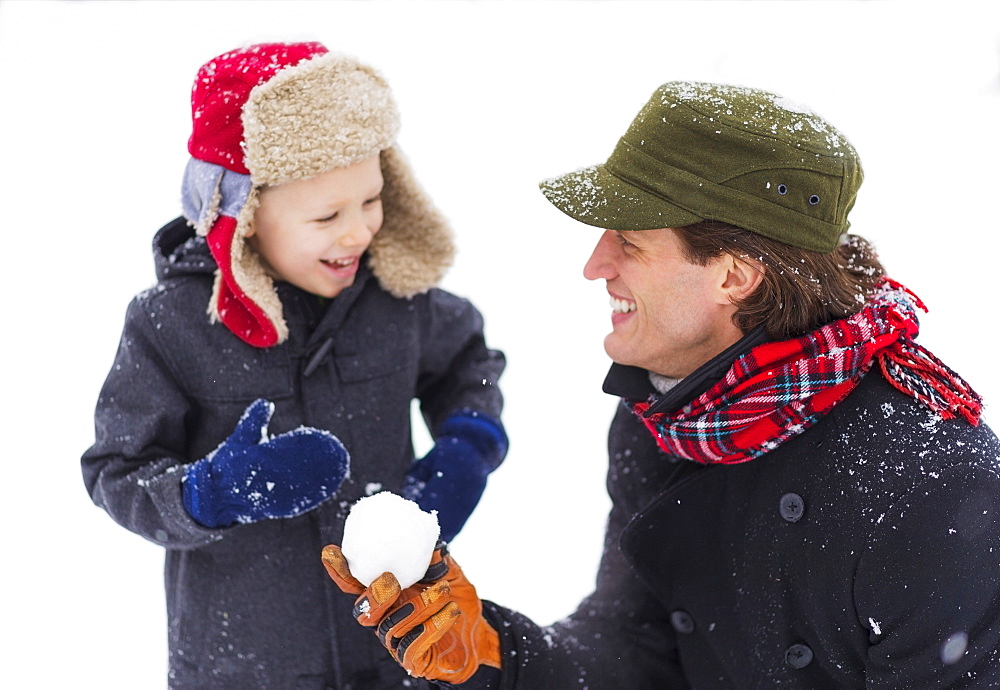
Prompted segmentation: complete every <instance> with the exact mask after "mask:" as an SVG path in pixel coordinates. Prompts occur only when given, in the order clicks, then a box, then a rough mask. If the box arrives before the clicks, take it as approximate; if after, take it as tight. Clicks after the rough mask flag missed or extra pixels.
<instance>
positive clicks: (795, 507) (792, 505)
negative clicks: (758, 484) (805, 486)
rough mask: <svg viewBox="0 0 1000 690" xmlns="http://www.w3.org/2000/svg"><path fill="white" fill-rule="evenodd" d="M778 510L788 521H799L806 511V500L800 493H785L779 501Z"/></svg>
mask: <svg viewBox="0 0 1000 690" xmlns="http://www.w3.org/2000/svg"><path fill="white" fill-rule="evenodd" d="M778 512H779V513H781V517H783V518H784V519H785V520H787V521H788V522H798V521H799V520H801V519H802V516H803V515H804V514H805V512H806V502H805V501H803V500H802V497H801V496H799V495H798V494H785V495H784V496H782V497H781V501H780V502H779V503H778Z"/></svg>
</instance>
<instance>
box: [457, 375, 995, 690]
mask: <svg viewBox="0 0 1000 690" xmlns="http://www.w3.org/2000/svg"><path fill="white" fill-rule="evenodd" d="M634 371H635V370H630V369H629V368H622V367H617V366H616V367H614V368H613V371H612V375H611V376H609V379H608V385H607V386H606V388H608V387H610V389H611V391H612V392H617V393H619V394H622V393H625V392H626V391H623V390H621V389H618V390H615V387H616V386H618V385H620V383H621V381H622V380H624V379H626V378H628V377H627V376H623V374H628V373H630V372H634ZM646 380H647V382H648V377H647V378H646ZM633 392H634V391H633ZM668 395H669V393H668ZM637 399H640V400H641V399H643V398H642V397H638V398H637ZM688 399H690V398H688ZM609 452H610V470H609V473H608V491H609V492H610V495H611V498H612V501H613V504H612V509H611V515H610V519H609V523H608V530H607V535H606V542H605V550H604V556H603V560H602V562H601V565H600V570H599V573H598V577H597V588H596V590H595V591H594V593H593V594H592V595H591V596H590V597H589V598H588V599H586V600H585V601H584V602H583V603H582V605H581V606H580V608H579V610H577V611H576V613H574V614H573V615H572V616H570V617H569V618H568V619H567V620H564V621H562V622H560V623H558V624H556V625H555V626H554V627H552V628H550V629H540V628H538V627H537V626H535V625H534V624H533V623H531V621H528V620H527V619H525V618H524V617H523V616H520V615H519V614H517V613H515V612H513V611H509V610H507V609H503V608H501V607H499V606H496V605H493V604H491V603H487V604H486V615H487V617H488V618H489V619H490V620H491V621H492V622H493V624H494V625H495V627H496V628H497V629H498V630H499V631H500V634H501V639H502V649H503V655H504V656H503V659H504V660H503V664H504V667H503V674H502V682H501V683H499V684H498V685H499V686H500V687H503V688H505V689H509V688H518V689H525V690H528V689H531V690H534V689H536V688H580V689H581V690H583V689H585V688H589V689H590V690H617V689H619V688H636V689H639V690H645V689H647V688H649V689H652V688H657V689H659V688H699V689H701V690H724V689H727V688H741V689H743V688H776V687H790V688H803V689H809V690H816V689H822V688H906V689H911V688H921V689H923V688H938V687H952V688H984V687H1000V653H998V647H1000V442H998V440H997V438H996V436H994V434H993V433H992V432H991V431H990V430H989V429H988V428H987V427H986V426H985V425H982V424H981V425H980V426H978V427H973V426H971V425H970V424H968V423H966V422H965V421H960V420H951V421H942V420H941V419H940V418H939V417H938V416H936V415H935V414H933V413H931V412H930V411H928V410H927V409H926V408H924V407H923V406H922V405H921V404H919V403H918V402H916V401H915V400H913V399H912V398H910V397H908V396H904V395H903V394H902V393H900V392H899V391H897V390H896V389H895V388H893V387H891V386H890V385H889V384H888V383H887V382H886V380H885V379H884V378H883V376H882V374H881V373H879V372H878V371H873V372H872V373H869V374H868V375H867V376H866V377H865V378H864V380H863V381H862V382H861V384H860V385H859V387H858V388H857V389H856V390H855V391H854V392H853V393H852V394H851V395H850V396H849V397H847V398H846V399H845V400H844V401H843V402H841V404H839V405H838V406H837V407H836V408H835V409H834V410H833V411H832V412H831V413H829V414H828V415H827V416H826V417H825V418H823V419H822V420H821V421H819V422H818V423H817V424H816V425H815V426H813V427H812V428H811V429H809V430H807V431H806V432H805V433H803V434H801V435H800V436H798V437H797V438H795V439H794V440H790V441H788V442H786V443H785V444H784V445H782V446H780V447H779V448H777V449H776V450H774V451H772V452H770V453H768V454H766V455H764V456H761V457H759V458H757V459H755V460H752V461H750V462H746V463H743V464H738V465H728V466H724V465H716V466H702V465H699V464H696V463H693V462H689V461H681V460H674V459H672V458H670V457H668V456H666V455H664V454H663V453H661V452H660V451H658V450H657V448H656V446H655V444H654V441H653V438H652V436H651V435H650V433H649V432H648V431H647V430H646V429H645V428H644V427H643V426H642V424H641V423H640V422H639V421H638V420H637V419H636V418H635V417H634V416H633V415H632V413H631V412H630V411H628V410H627V409H626V408H625V407H622V408H621V409H620V410H619V412H618V414H617V416H616V417H615V419H614V421H613V423H612V426H611V431H610V440H609ZM548 584H551V583H548ZM535 585H536V586H546V580H545V579H544V577H543V576H537V577H536V579H535ZM487 594H488V593H487ZM487 675H488V674H487V673H481V674H479V678H477V679H475V680H474V681H473V682H471V683H470V684H469V685H470V686H476V685H477V683H478V684H479V686H480V687H485V686H486V685H490V686H491V687H496V685H495V684H488V683H485V682H482V681H485V680H486V677H487Z"/></svg>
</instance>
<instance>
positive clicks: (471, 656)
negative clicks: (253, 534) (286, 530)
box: [323, 543, 500, 684]
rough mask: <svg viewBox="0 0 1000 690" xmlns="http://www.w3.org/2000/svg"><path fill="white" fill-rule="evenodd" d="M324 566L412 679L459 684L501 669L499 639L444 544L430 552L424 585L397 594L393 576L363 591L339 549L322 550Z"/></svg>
mask: <svg viewBox="0 0 1000 690" xmlns="http://www.w3.org/2000/svg"><path fill="white" fill-rule="evenodd" d="M323 565H324V566H326V570H327V572H328V573H329V574H330V577H331V578H332V579H333V581H334V582H335V583H336V584H337V586H338V587H340V589H341V591H343V592H346V593H348V594H355V595H358V599H357V602H356V603H355V605H354V615H355V617H356V618H357V619H358V622H359V623H360V624H361V625H363V626H365V627H367V628H370V629H371V630H372V631H373V632H374V633H375V634H376V635H377V636H378V638H379V640H380V641H381V642H382V645H383V646H384V647H385V648H386V649H387V650H388V651H389V653H390V654H392V655H393V657H394V658H395V659H396V661H398V662H399V663H400V665H402V667H403V668H405V669H406V671H407V672H408V673H409V674H410V675H413V676H418V677H421V678H427V679H428V680H439V681H445V682H448V683H456V684H457V683H464V682H465V681H467V680H469V678H471V677H472V676H473V674H475V672H476V671H477V670H478V669H479V667H480V666H481V665H485V666H492V667H494V668H497V669H499V668H500V638H499V636H498V635H497V632H496V630H494V629H493V627H492V626H491V625H490V624H489V623H487V622H486V619H484V618H483V605H482V602H481V601H480V600H479V596H478V595H477V594H476V588H475V587H473V586H472V584H471V583H470V582H469V581H468V580H467V579H466V577H465V574H464V573H463V572H462V569H461V568H460V567H459V565H458V563H456V562H455V560H454V559H453V558H452V557H451V555H450V554H449V553H448V549H447V546H446V545H445V544H443V543H442V544H439V546H438V548H437V549H435V550H434V556H433V557H432V558H431V564H430V567H429V568H428V569H427V575H426V576H425V577H424V579H423V580H421V581H420V582H418V583H416V584H415V585H412V586H411V587H407V588H406V589H405V590H402V591H400V588H399V583H398V582H397V581H396V578H395V576H394V575H393V574H392V573H383V574H382V575H380V576H378V577H377V578H375V580H373V581H372V583H371V584H370V585H369V586H368V587H367V588H366V587H365V586H364V585H363V584H361V582H359V581H358V580H357V579H356V578H355V577H354V576H353V575H351V571H350V568H349V567H348V564H347V559H345V558H344V554H343V553H342V552H341V550H340V547H339V546H336V545H333V544H331V545H330V546H327V547H326V548H324V549H323Z"/></svg>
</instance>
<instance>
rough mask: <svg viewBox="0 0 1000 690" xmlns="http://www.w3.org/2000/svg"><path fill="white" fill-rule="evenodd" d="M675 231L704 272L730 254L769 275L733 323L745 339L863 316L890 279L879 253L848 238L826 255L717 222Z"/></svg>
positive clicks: (779, 336)
mask: <svg viewBox="0 0 1000 690" xmlns="http://www.w3.org/2000/svg"><path fill="white" fill-rule="evenodd" d="M674 231H675V232H676V233H677V236H678V237H679V238H680V240H681V242H682V244H683V246H684V251H685V254H686V257H687V259H688V260H689V261H691V262H692V263H694V264H698V265H702V266H704V265H705V264H707V263H708V262H709V261H710V260H712V259H714V258H716V257H719V256H722V255H723V254H729V255H731V256H733V257H734V258H737V259H742V260H743V261H745V262H746V263H747V264H748V265H750V266H751V267H752V268H754V269H755V270H759V269H761V268H762V269H763V280H762V281H761V284H760V286H758V288H757V289H756V290H754V292H753V294H751V295H750V296H749V297H747V298H746V299H744V300H741V301H740V302H737V303H736V307H737V310H736V313H735V314H734V315H733V322H734V323H735V324H736V326H737V327H739V329H740V330H741V331H742V332H743V333H748V332H749V331H751V330H753V329H754V328H756V327H757V326H760V325H763V326H764V327H765V329H766V330H767V334H768V335H769V336H770V337H771V338H773V339H776V340H787V339H789V338H795V337H798V336H800V335H804V334H805V333H809V332H811V331H814V330H816V329H817V328H820V327H821V326H824V325H826V324H827V323H830V322H831V321H835V320H837V319H842V318H844V317H846V316H849V315H851V314H854V313H856V312H858V311H859V310H860V309H861V307H862V306H863V305H864V302H865V301H866V300H867V299H868V297H869V295H871V294H872V292H873V290H874V287H875V284H876V283H877V282H878V280H879V278H881V277H882V276H883V275H885V269H884V268H883V267H882V263H881V262H880V261H879V258H878V255H877V253H876V252H875V248H874V247H873V246H872V245H871V243H869V242H868V240H866V239H864V238H863V237H860V236H859V235H846V236H845V238H844V241H842V242H841V244H840V246H839V247H837V248H836V249H835V250H834V251H832V252H830V253H827V254H824V253H820V252H814V251H810V250H807V249H800V248H799V247H793V246H792V245H789V244H785V243H783V242H778V241H776V240H772V239H768V238H767V237H764V236H763V235H759V234H757V233H754V232H750V231H749V230H744V229H742V228H738V227H736V226H734V225H729V224H728V223H723V222H720V221H715V220H705V221H701V222H700V223H695V224H693V225H687V226H683V227H679V228H674Z"/></svg>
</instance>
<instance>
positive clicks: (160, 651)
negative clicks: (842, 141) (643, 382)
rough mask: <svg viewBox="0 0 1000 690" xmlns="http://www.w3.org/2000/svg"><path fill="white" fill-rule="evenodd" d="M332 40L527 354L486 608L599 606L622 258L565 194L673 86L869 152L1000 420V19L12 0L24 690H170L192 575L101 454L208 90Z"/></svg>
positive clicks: (15, 471)
mask: <svg viewBox="0 0 1000 690" xmlns="http://www.w3.org/2000/svg"><path fill="white" fill-rule="evenodd" d="M303 39H308V40H313V39H316V40H321V41H323V42H324V43H325V44H326V45H327V46H328V47H330V48H331V49H332V50H335V51H340V52H346V53H350V54H352V55H355V56H357V57H360V58H361V59H362V60H364V61H366V62H368V63H370V64H372V65H374V66H376V67H377V68H379V69H381V70H382V71H383V73H384V74H385V75H386V76H387V78H388V79H389V82H390V83H391V84H392V86H393V89H394V92H395V94H396V97H397V100H398V102H399V104H400V108H401V111H402V115H403V132H402V135H401V139H400V144H401V147H402V149H403V150H404V151H405V152H406V153H407V154H408V156H409V157H410V159H411V163H412V164H413V166H414V168H415V170H416V173H417V176H418V177H419V178H420V179H421V181H422V182H423V184H424V186H425V187H426V188H427V190H428V191H429V192H430V194H431V195H432V197H433V198H434V200H435V201H436V202H437V204H438V205H439V206H440V207H441V208H442V210H443V211H444V212H445V214H446V215H447V216H448V217H449V218H450V220H451V221H452V222H453V225H454V227H455V229H456V231H457V238H458V244H459V249H460V253H459V257H458V260H457V264H456V266H455V268H454V269H453V270H452V271H451V273H450V274H449V276H448V278H447V280H446V282H445V284H444V286H445V287H447V288H449V289H451V290H453V291H455V292H457V293H459V294H462V295H465V296H468V297H470V298H471V299H472V300H473V301H474V302H475V303H476V304H477V305H478V306H479V307H480V308H481V309H482V311H483V312H484V313H485V315H486V319H487V336H488V338H489V340H490V341H491V343H492V344H493V345H494V346H496V347H498V348H501V349H503V350H504V351H505V352H506V354H507V357H508V362H509V365H508V369H507V373H506V374H505V375H504V377H503V379H502V380H501V383H502V387H503V390H504V393H505V395H506V400H507V410H506V412H505V422H506V424H507V428H508V430H509V433H510V437H511V451H510V455H509V456H508V460H507V462H506V464H505V465H504V466H503V467H502V468H501V469H500V470H499V471H497V473H496V474H495V475H494V478H493V479H492V480H491V482H490V486H489V489H488V491H487V495H486V497H485V498H484V500H483V502H482V503H481V506H480V509H479V511H478V512H477V513H476V514H475V516H474V517H473V519H472V520H471V521H470V522H469V524H468V526H467V527H466V529H465V531H464V532H463V533H462V535H460V537H459V538H458V539H456V540H455V542H454V544H453V552H454V553H455V554H456V556H457V558H458V559H459V561H460V562H461V563H462V564H463V565H464V566H465V569H466V571H467V572H468V574H469V575H470V577H471V579H472V580H473V582H474V583H475V584H477V586H478V587H479V590H480V593H481V594H482V595H483V596H484V597H487V598H490V599H493V600H495V601H498V602H500V603H503V604H506V605H510V606H512V607H515V608H518V609H520V610H522V611H523V612H525V613H526V614H528V615H530V616H532V617H534V618H535V619H536V620H537V621H538V622H540V623H549V622H552V621H553V620H555V619H556V618H559V617H561V616H562V615H565V614H567V613H569V612H570V611H571V610H572V609H573V607H574V605H575V603H576V602H577V601H578V600H579V599H580V598H581V597H582V596H583V595H584V594H586V593H587V592H588V591H589V589H590V588H591V585H592V580H593V574H594V571H595V567H596V563H597V559H598V556H599V552H600V546H601V535H602V528H603V523H604V518H605V513H606V511H607V508H608V500H607V497H606V495H605V493H604V486H603V485H604V471H605V466H606V457H605V452H604V448H605V432H606V429H607V424H608V422H609V420H610V418H611V415H612V413H613V410H614V405H615V400H614V399H612V398H610V397H608V396H606V395H604V394H603V393H601V392H600V384H601V381H602V380H603V378H604V374H605V371H606V368H607V365H608V360H607V358H606V356H605V355H604V352H603V349H602V346H601V341H602V338H603V335H604V333H606V331H607V330H608V329H609V326H610V320H609V308H608V306H607V297H606V293H605V291H604V287H603V285H601V284H590V283H587V282H586V281H585V280H584V279H583V277H582V275H581V269H582V266H583V263H584V261H585V260H586V258H587V256H588V255H589V251H590V249H591V247H592V245H593V243H594V242H595V241H596V240H597V237H598V234H599V233H598V231H596V230H594V229H593V228H589V227H586V226H583V225H578V224H575V223H574V222H572V221H570V220H569V219H567V218H565V217H564V216H563V215H562V214H561V213H559V212H558V211H556V210H555V209H554V208H552V207H551V206H549V205H548V204H547V202H545V201H544V198H543V197H542V196H541V195H540V194H539V193H538V191H537V187H536V184H537V182H538V181H539V180H540V179H542V178H544V177H548V176H552V175H556V174H560V173H563V172H568V171H570V170H573V169H575V168H578V167H582V166H585V165H590V164H592V163H597V162H601V161H603V160H604V159H605V158H606V157H607V155H608V154H609V153H610V151H611V149H612V148H613V146H614V144H615V142H616V140H617V138H618V137H619V136H620V135H621V134H622V133H624V131H625V128H626V127H627V125H628V123H629V122H630V121H631V119H632V117H633V115H634V114H635V113H636V112H637V111H638V109H639V108H640V107H641V106H642V105H643V103H645V101H646V99H647V98H648V96H649V95H650V93H652V91H653V90H654V89H655V88H656V87H657V86H658V85H659V84H660V83H662V82H665V81H670V80H674V79H701V80H710V81H725V82H731V83H739V84H744V85H749V86H757V87H762V88H766V89H769V90H772V91H777V92H780V93H782V94H784V95H786V96H788V97H789V98H792V99H794V100H797V101H801V102H803V103H807V104H809V105H811V106H812V107H813V108H814V109H815V110H816V111H817V112H819V113H821V114H823V115H825V116H826V117H828V118H829V119H830V120H831V121H833V122H834V123H835V124H836V125H838V126H839V127H840V128H841V129H842V130H843V131H845V132H846V133H847V134H848V136H849V137H850V138H851V139H852V141H853V142H854V143H855V145H856V146H857V148H858V149H859V151H860V152H861V155H862V158H863V160H864V164H865V170H866V173H867V179H866V182H865V185H864V187H863V188H862V190H861V194H860V198H859V200H858V203H857V206H856V208H855V211H854V213H853V214H852V220H853V230H854V231H855V232H858V233H860V234H864V235H866V236H868V237H869V238H870V239H872V240H873V241H874V242H875V243H876V245H877V246H878V247H879V248H880V250H881V252H882V255H883V259H884V262H885V264H886V265H887V266H888V268H889V270H890V273H891V275H893V276H894V277H895V278H897V279H899V280H901V281H903V282H904V283H906V284H908V285H909V286H910V287H911V288H913V289H914V290H915V291H916V292H917V293H918V294H919V295H920V296H922V297H923V298H924V300H925V301H926V302H927V303H928V304H929V306H930V308H931V313H930V314H929V315H927V316H926V317H925V318H924V320H923V330H924V333H923V336H922V338H921V341H922V342H923V343H924V344H925V345H927V346H928V347H930V348H931V349H932V350H934V351H935V352H936V353H937V354H938V355H939V356H941V357H942V358H943V359H944V360H945V361H946V362H948V363H949V364H951V365H952V366H953V367H954V368H955V369H957V370H958V371H959V372H960V373H962V374H963V375H964V376H966V378H968V379H969V380H970V381H971V382H972V384H973V385H974V386H975V387H976V388H977V389H978V390H979V391H980V392H981V393H982V394H983V395H984V396H985V397H986V398H987V402H989V401H990V400H994V401H995V400H997V399H1000V376H998V374H997V371H996V366H995V362H996V361H997V355H996V338H995V332H996V313H997V304H996V297H997V289H996V287H995V282H994V281H995V280H996V277H997V251H998V249H1000V243H998V239H997V237H998V230H1000V222H998V220H997V207H998V201H1000V184H998V183H1000V173H998V169H997V161H998V153H1000V135H998V134H997V128H998V125H1000V3H995V2H988V1H983V2H933V3H928V2H912V1H910V2H845V1H842V2H764V1H746V2H725V1H721V0H720V1H708V2H705V1H702V2H681V1H677V2H654V1H646V2H628V1H624V0H616V1H614V2H603V1H597V0H593V1H569V0H564V1H559V2H547V1H534V2H516V1H510V0H508V1H506V2H494V1H482V2H472V1H468V0H466V1H462V0H452V1H450V2H421V1H417V0H407V1H404V2H378V1H370V2H265V1H263V0H260V1H255V2H236V1H227V2H210V1H209V2H183V1H179V0H173V1H168V2H28V1H24V0H0V213H2V216H0V218H2V221H0V222H2V230H0V232H2V237H3V244H2V251H3V255H2V256H3V269H2V271H0V280H2V294H3V321H4V327H3V331H2V332H3V337H4V341H5V342H4V352H5V353H6V355H5V358H4V366H3V388H2V403H0V404H2V406H3V407H2V410H0V412H2V416H0V423H2V424H3V426H4V428H5V433H4V435H3V438H4V444H3V449H4V450H3V454H2V460H0V463H2V465H0V467H2V468H3V469H2V474H0V510H2V511H3V513H2V520H3V523H2V524H3V535H4V545H5V552H6V553H5V555H4V558H3V573H4V584H3V585H2V590H0V591H2V597H3V600H2V601H3V604H2V605H3V608H2V612H0V621H2V623H0V625H2V626H3V634H4V642H3V659H4V663H3V665H2V670H0V683H2V684H3V685H4V686H6V687H17V688H21V687H56V686H59V687H62V686H72V687H90V688H107V689H114V688H129V689H132V688H155V687H162V686H163V685H164V676H165V670H166V663H165V657H166V642H165V637H166V623H165V616H164V612H163V589H162V574H161V566H162V551H161V550H160V549H159V548H158V547H156V546H154V545H152V544H149V543H147V542H145V541H143V540H142V539H140V538H139V537H137V536H135V535H133V534H131V533H129V532H127V531H125V530H124V529H122V528H121V527H119V526H117V525H116V524H114V523H113V522H112V521H111V520H110V519H109V518H108V517H107V516H106V515H105V514H104V513H103V512H102V511H100V510H98V509H97V508H95V507H94V506H93V505H92V504H91V503H90V500H89V497H88V496H87V494H86V492H85V490H84V487H83V482H82V480H81V478H80V471H79V465H78V459H79V456H80V454H81V453H82V452H83V451H84V450H85V449H86V448H87V446H88V445H89V444H90V443H91V441H92V433H93V431H92V410H93V405H94V402H95V401H96V398H97V394H98V390H99V388H100V385H101V383H102V382H103V380H104V376H105V374H106V373H107V369H108V367H109V366H110V364H111V361H112V357H113V355H114V352H115V348H116V346H117V342H118V336H119V333H120V328H121V323H122V318H123V316H124V311H125V306H126V304H127V302H128V300H129V299H130V297H131V296H132V295H133V294H134V293H135V292H137V291H139V290H141V289H143V288H145V287H147V286H149V285H150V284H151V282H152V280H153V272H152V259H151V256H150V251H149V243H150V239H151V238H152V235H153V233H154V232H155V230H156V229H157V228H158V227H160V225H161V224H163V223H164V222H165V221H167V220H169V219H171V218H173V217H175V216H176V215H178V214H179V200H178V196H179V193H178V189H179V184H180V178H181V173H182V170H183V167H184V164H185V162H186V160H187V152H186V148H185V145H186V140H187V136H188V127H189V124H188V122H189V109H188V108H189V106H188V94H189V89H190V84H191V81H192V80H193V78H194V74H195V72H196V71H197V69H198V67H199V66H200V65H201V64H202V63H203V62H205V61H206V60H208V59H209V58H211V57H213V56H215V55H216V54H218V53H221V52H223V51H225V50H228V49H230V48H232V47H235V46H238V45H241V44H245V43H249V42H257V41H263V40H303ZM986 416H987V419H990V418H991V416H992V418H996V412H995V410H990V409H988V410H987V415H986Z"/></svg>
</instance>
